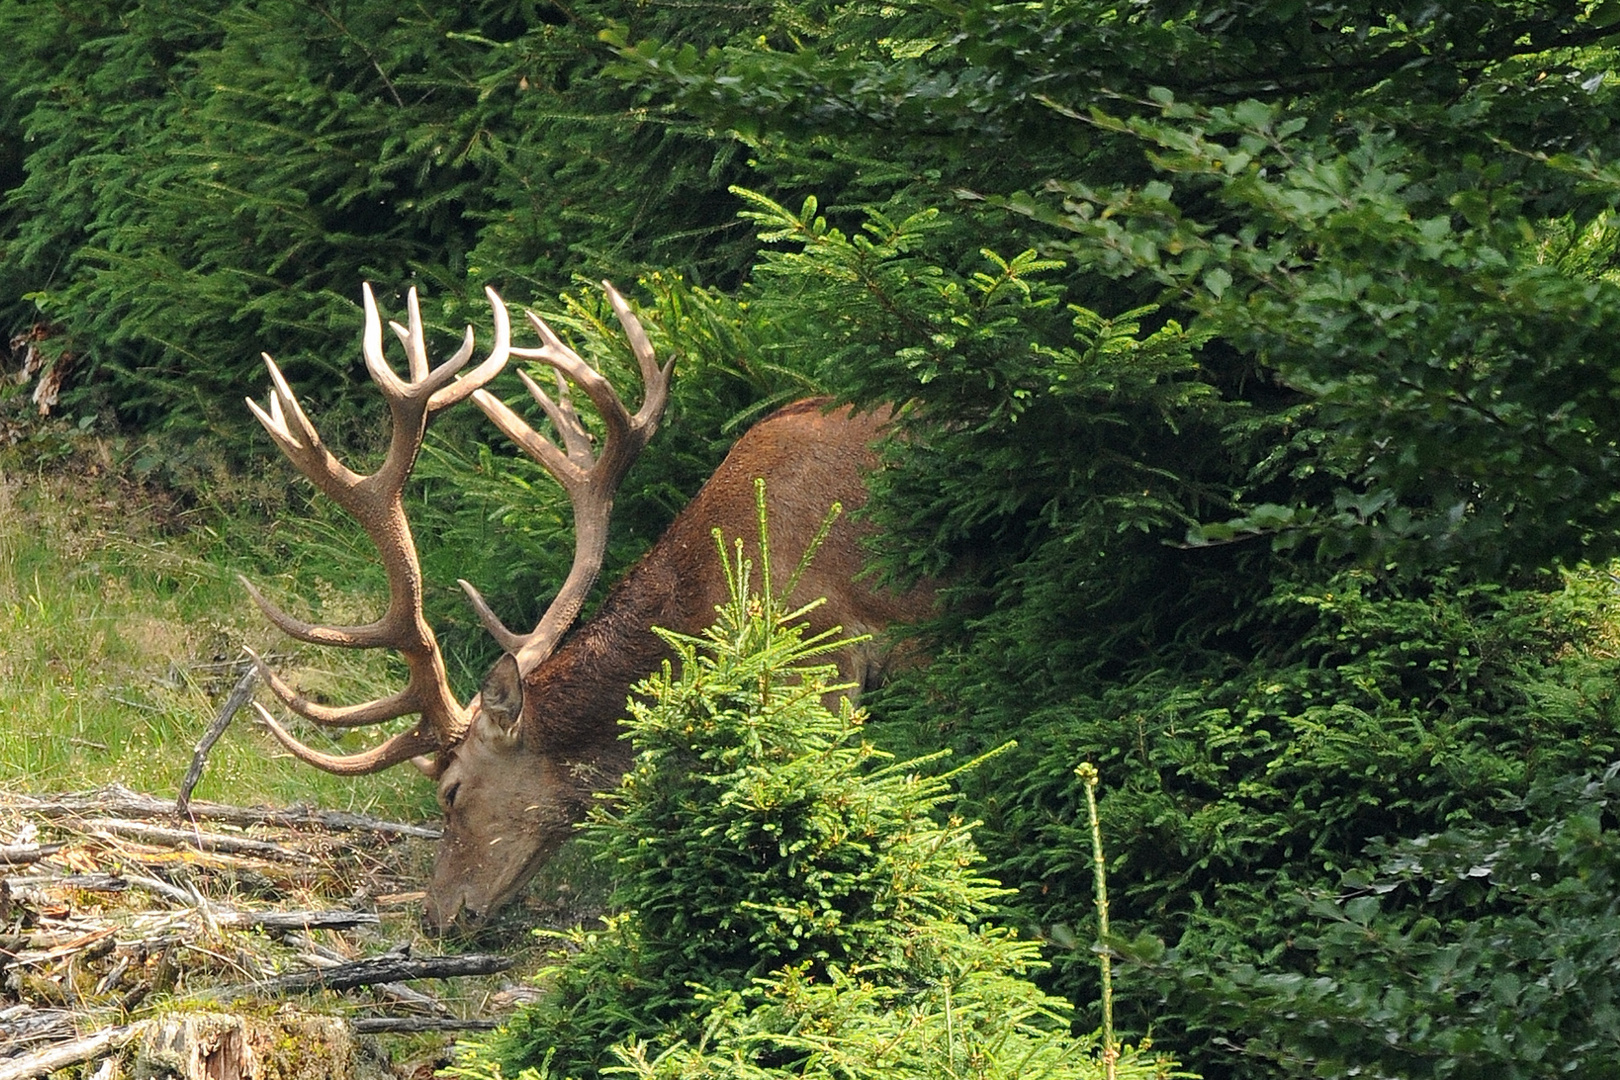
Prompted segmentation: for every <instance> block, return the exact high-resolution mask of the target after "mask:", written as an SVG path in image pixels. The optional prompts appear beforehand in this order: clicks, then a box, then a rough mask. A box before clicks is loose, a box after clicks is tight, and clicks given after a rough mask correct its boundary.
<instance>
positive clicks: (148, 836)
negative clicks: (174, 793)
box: [84, 818, 315, 863]
mask: <svg viewBox="0 0 1620 1080" xmlns="http://www.w3.org/2000/svg"><path fill="white" fill-rule="evenodd" d="M84 827H85V828H86V829H100V830H101V831H103V832H107V833H111V834H112V835H114V836H119V837H123V838H125V839H129V840H136V841H139V842H141V843H144V844H157V845H159V846H162V847H191V848H196V849H197V850H198V851H223V852H226V853H227V854H235V855H253V856H256V857H258V858H261V859H274V860H276V861H279V862H305V863H310V862H314V861H315V857H314V856H312V855H310V854H308V853H307V852H303V851H294V850H292V849H291V848H285V847H282V846H281V845H280V844H275V843H271V842H270V841H268V840H253V839H250V838H249V837H245V836H223V835H221V834H219V833H205V832H199V831H197V830H195V829H166V828H164V827H162V826H160V825H145V824H141V823H140V822H135V821H119V820H116V819H114V818H92V819H90V820H89V821H86V822H85V823H84Z"/></svg>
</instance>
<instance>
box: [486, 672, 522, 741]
mask: <svg viewBox="0 0 1620 1080" xmlns="http://www.w3.org/2000/svg"><path fill="white" fill-rule="evenodd" d="M478 698H479V701H480V702H481V703H482V705H483V709H482V716H483V717H484V719H485V720H487V721H488V722H489V723H491V724H493V725H494V727H495V731H496V733H498V734H500V735H502V736H504V737H505V738H508V739H514V738H516V737H517V733H518V721H519V720H521V719H522V718H523V676H521V675H519V674H518V665H517V661H516V660H515V659H513V658H512V654H511V653H506V654H505V655H504V656H502V657H501V658H500V659H499V660H497V661H495V666H494V667H492V668H490V669H489V674H488V675H485V676H484V685H483V687H482V688H481V689H480V690H479V691H478Z"/></svg>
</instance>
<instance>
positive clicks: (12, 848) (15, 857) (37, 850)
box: [0, 844, 67, 866]
mask: <svg viewBox="0 0 1620 1080" xmlns="http://www.w3.org/2000/svg"><path fill="white" fill-rule="evenodd" d="M66 846H67V845H66V844H0V865H5V866H22V865H25V864H27V863H33V862H39V860H41V859H43V858H46V857H47V856H50V855H55V854H56V853H57V852H58V851H61V850H62V849H63V848H64V847H66Z"/></svg>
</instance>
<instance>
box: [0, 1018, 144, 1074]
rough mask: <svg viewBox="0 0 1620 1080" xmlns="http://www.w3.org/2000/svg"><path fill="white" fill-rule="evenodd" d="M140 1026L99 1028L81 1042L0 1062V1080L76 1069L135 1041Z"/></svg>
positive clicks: (49, 1047)
mask: <svg viewBox="0 0 1620 1080" xmlns="http://www.w3.org/2000/svg"><path fill="white" fill-rule="evenodd" d="M142 1026H143V1025H142V1024H140V1023H136V1024H125V1025H124V1026H122V1027H110V1028H102V1029H101V1030H100V1031H97V1032H95V1033H94V1034H91V1035H86V1036H85V1037H84V1038H82V1039H71V1040H69V1041H67V1042H65V1043H57V1044H56V1045H55V1046H47V1047H46V1048H45V1049H43V1050H36V1051H34V1052H33V1053H32V1054H23V1055H22V1056H21V1057H14V1058H7V1059H6V1060H5V1061H0V1080H34V1078H35V1077H40V1076H48V1075H49V1074H51V1073H53V1072H55V1071H56V1070H58V1069H65V1068H67V1067H68V1066H69V1065H77V1064H78V1063H79V1062H81V1061H89V1060H90V1059H91V1058H93V1057H96V1056H98V1055H100V1054H104V1053H106V1052H107V1051H109V1050H116V1049H117V1048H118V1047H120V1046H123V1045H124V1044H125V1043H127V1042H129V1040H130V1039H132V1038H134V1037H135V1035H136V1034H137V1033H138V1032H139V1031H140V1029H141V1027H142Z"/></svg>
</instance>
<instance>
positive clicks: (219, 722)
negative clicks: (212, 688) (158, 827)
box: [174, 664, 259, 818]
mask: <svg viewBox="0 0 1620 1080" xmlns="http://www.w3.org/2000/svg"><path fill="white" fill-rule="evenodd" d="M258 683H259V667H258V665H257V664H249V665H248V669H247V671H246V672H245V673H244V674H243V675H242V677H241V678H240V679H238V680H236V686H235V688H234V689H232V690H231V692H230V695H229V696H228V697H226V699H225V704H223V705H221V706H220V707H219V715H217V716H215V717H214V722H213V723H212V724H209V725H208V730H207V731H205V732H203V737H202V738H200V739H198V740H197V745H196V747H195V748H194V749H193V750H192V752H191V765H190V767H189V768H187V769H186V777H185V779H184V780H182V781H180V794H179V795H178V796H176V798H175V800H174V816H175V817H177V818H183V817H186V816H187V814H186V812H187V808H188V807H189V806H190V805H191V789H192V788H194V787H196V786H197V781H198V780H201V779H202V772H203V765H204V764H205V763H206V762H207V761H208V751H210V750H212V749H213V748H214V744H215V743H216V742H218V741H219V737H220V736H221V735H223V734H225V729H226V728H228V727H230V726H231V720H232V719H234V718H235V717H236V714H237V711H238V710H240V709H241V708H242V706H243V705H246V704H247V703H248V701H249V700H250V699H251V698H252V697H253V689H254V687H256V686H257V685H258Z"/></svg>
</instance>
